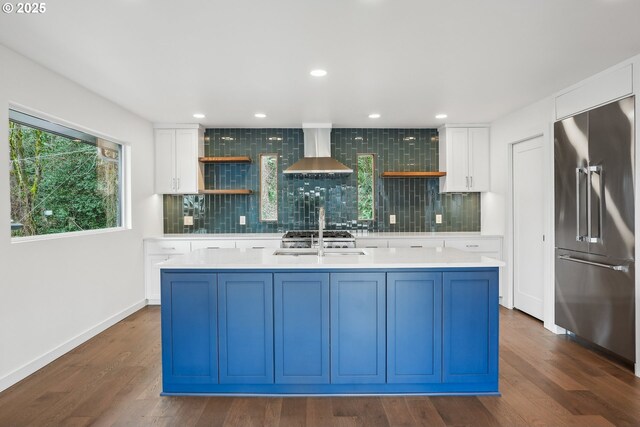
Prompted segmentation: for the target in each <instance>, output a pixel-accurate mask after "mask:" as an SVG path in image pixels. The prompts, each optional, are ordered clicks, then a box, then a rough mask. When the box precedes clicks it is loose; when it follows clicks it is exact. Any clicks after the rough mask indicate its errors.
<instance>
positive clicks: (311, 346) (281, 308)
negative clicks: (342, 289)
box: [274, 273, 329, 384]
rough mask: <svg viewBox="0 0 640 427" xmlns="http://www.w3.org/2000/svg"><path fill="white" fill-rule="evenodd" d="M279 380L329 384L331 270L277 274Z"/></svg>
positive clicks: (275, 318)
mask: <svg viewBox="0 0 640 427" xmlns="http://www.w3.org/2000/svg"><path fill="white" fill-rule="evenodd" d="M274 329H275V382H276V383H277V384H328V383H329V273H276V274H275V275H274Z"/></svg>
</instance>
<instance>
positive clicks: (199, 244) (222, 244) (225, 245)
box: [191, 239, 236, 251]
mask: <svg viewBox="0 0 640 427" xmlns="http://www.w3.org/2000/svg"><path fill="white" fill-rule="evenodd" d="M235 247H236V242H235V241H233V240H230V239H216V240H192V241H191V250H192V251H195V250H198V249H232V248H235Z"/></svg>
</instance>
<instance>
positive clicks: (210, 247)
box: [207, 246, 220, 249]
mask: <svg viewBox="0 0 640 427" xmlns="http://www.w3.org/2000/svg"><path fill="white" fill-rule="evenodd" d="M207 249H220V246H207Z"/></svg>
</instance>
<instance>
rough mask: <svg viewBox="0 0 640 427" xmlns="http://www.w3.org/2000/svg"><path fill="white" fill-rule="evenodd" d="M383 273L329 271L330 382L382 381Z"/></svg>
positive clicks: (359, 382) (383, 380) (373, 382)
mask: <svg viewBox="0 0 640 427" xmlns="http://www.w3.org/2000/svg"><path fill="white" fill-rule="evenodd" d="M385 317H386V313H385V274H384V273H332V274H331V382H332V383H334V384H362V383H368V384H378V383H384V382H385V363H386V358H385V353H386V349H385V342H386V340H385Z"/></svg>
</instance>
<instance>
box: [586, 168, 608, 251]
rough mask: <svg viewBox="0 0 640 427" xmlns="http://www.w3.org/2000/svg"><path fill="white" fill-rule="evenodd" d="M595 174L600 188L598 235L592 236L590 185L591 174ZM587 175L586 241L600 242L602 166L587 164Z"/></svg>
mask: <svg viewBox="0 0 640 427" xmlns="http://www.w3.org/2000/svg"><path fill="white" fill-rule="evenodd" d="M594 173H595V174H597V175H598V183H599V188H600V194H599V197H598V235H597V236H595V237H594V236H592V235H591V231H592V228H591V223H592V219H593V218H592V215H591V191H592V187H593V186H592V185H591V178H592V176H593V174H594ZM587 177H588V180H587V182H588V184H587V185H588V187H587V205H588V206H589V210H588V211H587V217H588V221H587V222H588V235H587V242H589V243H600V242H601V241H602V209H603V203H604V181H603V179H602V166H599V165H598V166H589V167H588V168H587Z"/></svg>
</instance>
